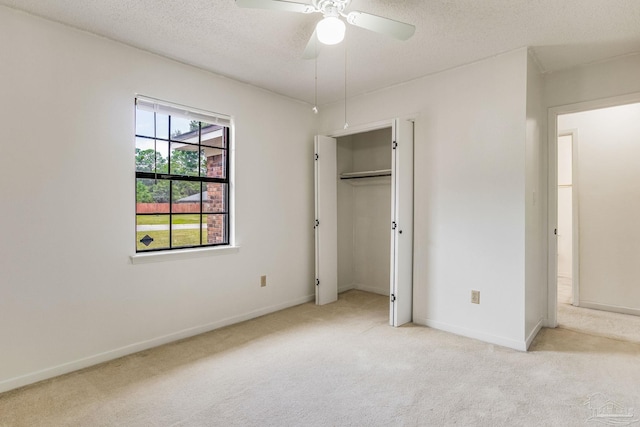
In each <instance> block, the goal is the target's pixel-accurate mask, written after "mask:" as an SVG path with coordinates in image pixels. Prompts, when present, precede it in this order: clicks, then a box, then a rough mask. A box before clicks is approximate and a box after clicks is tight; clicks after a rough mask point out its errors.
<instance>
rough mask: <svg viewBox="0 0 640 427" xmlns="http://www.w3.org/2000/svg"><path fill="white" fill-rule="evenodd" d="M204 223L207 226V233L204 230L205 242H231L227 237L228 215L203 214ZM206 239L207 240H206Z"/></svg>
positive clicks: (203, 237) (203, 238)
mask: <svg viewBox="0 0 640 427" xmlns="http://www.w3.org/2000/svg"><path fill="white" fill-rule="evenodd" d="M202 224H203V226H206V233H204V230H203V236H202V240H203V242H202V243H203V244H209V245H212V244H221V243H229V241H228V238H227V215H226V214H218V215H202ZM205 239H206V241H205Z"/></svg>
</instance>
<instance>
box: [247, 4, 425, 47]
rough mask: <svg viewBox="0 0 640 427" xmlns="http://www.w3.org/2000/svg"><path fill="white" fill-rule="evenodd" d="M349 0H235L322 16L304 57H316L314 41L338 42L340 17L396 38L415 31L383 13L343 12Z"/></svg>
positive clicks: (341, 36)
mask: <svg viewBox="0 0 640 427" xmlns="http://www.w3.org/2000/svg"><path fill="white" fill-rule="evenodd" d="M350 2H351V0H312V3H311V4H308V3H298V2H293V1H285V0H236V4H237V5H238V6H240V7H246V8H253V9H271V10H282V11H285V12H298V13H316V12H319V13H322V15H323V16H324V18H323V19H322V20H321V21H319V22H318V24H317V25H316V29H315V31H314V32H313V34H312V35H311V39H310V40H309V43H307V47H306V48H305V50H304V53H303V55H302V57H303V58H304V59H313V58H315V57H316V56H318V46H317V41H319V42H320V43H323V44H327V45H332V44H337V43H340V42H341V41H342V40H343V39H344V32H345V25H344V21H343V20H342V19H340V17H342V18H344V19H346V21H347V22H348V23H349V24H351V25H355V26H356V27H360V28H364V29H367V30H370V31H375V32H376V33H380V34H385V35H388V36H391V37H393V38H396V39H398V40H407V39H409V38H410V37H411V36H413V33H414V32H415V31H416V27H415V26H414V25H411V24H406V23H404V22H400V21H395V20H393V19H389V18H383V17H382V16H377V15H372V14H370V13H365V12H360V11H357V10H353V11H351V12H345V9H346V8H347V7H348V6H349V3H350Z"/></svg>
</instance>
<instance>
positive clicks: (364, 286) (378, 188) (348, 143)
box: [337, 128, 392, 295]
mask: <svg viewBox="0 0 640 427" xmlns="http://www.w3.org/2000/svg"><path fill="white" fill-rule="evenodd" d="M391 139H392V135H391V128H384V129H378V130H375V131H370V132H364V133H359V134H354V135H348V136H343V137H340V138H338V139H337V171H338V177H337V180H338V183H337V187H338V292H344V291H346V290H349V289H359V290H363V291H368V292H374V293H377V294H381V295H389V280H390V279H389V277H390V263H391V261H390V259H391V258H390V257H391V254H390V250H391V249H390V248H391V244H390V233H391V228H390V227H391V177H390V176H384V177H380V176H378V177H367V178H357V179H341V178H340V174H343V173H350V172H362V171H373V170H384V169H391Z"/></svg>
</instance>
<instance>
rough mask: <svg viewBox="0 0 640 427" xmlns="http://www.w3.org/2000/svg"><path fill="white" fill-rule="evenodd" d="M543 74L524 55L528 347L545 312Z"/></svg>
mask: <svg viewBox="0 0 640 427" xmlns="http://www.w3.org/2000/svg"><path fill="white" fill-rule="evenodd" d="M543 87H544V86H543V78H542V75H541V73H540V70H539V68H538V66H537V64H536V62H535V61H534V60H533V58H532V57H531V56H529V57H528V58H527V95H526V96H527V111H526V113H527V116H526V153H525V154H526V160H525V161H526V167H525V169H526V178H525V200H524V203H525V227H526V229H525V230H526V231H525V240H526V249H525V252H526V255H525V337H526V340H527V347H528V346H529V345H530V344H531V342H532V341H533V338H535V335H536V334H537V332H538V331H539V330H540V328H541V327H542V323H543V321H544V318H545V316H546V313H547V252H546V250H547V236H546V232H547V169H546V168H547V166H546V165H547V150H546V147H547V145H546V140H545V135H546V111H545V110H544V109H543V100H542V93H543Z"/></svg>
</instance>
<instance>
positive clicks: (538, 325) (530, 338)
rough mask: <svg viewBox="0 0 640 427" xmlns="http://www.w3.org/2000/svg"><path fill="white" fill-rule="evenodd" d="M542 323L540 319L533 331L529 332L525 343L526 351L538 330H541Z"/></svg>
mask: <svg viewBox="0 0 640 427" xmlns="http://www.w3.org/2000/svg"><path fill="white" fill-rule="evenodd" d="M543 322H544V319H540V320H538V323H537V324H536V326H535V327H534V328H533V331H531V333H530V334H529V336H528V337H527V340H526V341H525V343H526V346H527V347H526V350H529V346H530V345H531V343H532V342H533V340H534V338H535V337H536V335H538V332H540V329H542V324H543Z"/></svg>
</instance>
